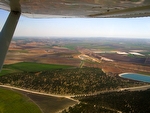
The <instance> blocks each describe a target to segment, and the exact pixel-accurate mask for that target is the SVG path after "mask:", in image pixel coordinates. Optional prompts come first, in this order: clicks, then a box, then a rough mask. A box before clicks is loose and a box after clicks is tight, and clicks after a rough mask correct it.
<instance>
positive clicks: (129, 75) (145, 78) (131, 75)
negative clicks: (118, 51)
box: [120, 73, 150, 83]
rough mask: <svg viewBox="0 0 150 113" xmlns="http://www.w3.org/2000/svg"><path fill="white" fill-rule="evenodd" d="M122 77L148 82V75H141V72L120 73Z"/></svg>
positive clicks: (149, 78)
mask: <svg viewBox="0 0 150 113" xmlns="http://www.w3.org/2000/svg"><path fill="white" fill-rule="evenodd" d="M120 76H121V77H122V78H127V79H131V80H137V81H142V82H148V83H150V76H146V75H142V74H136V73H122V74H120Z"/></svg>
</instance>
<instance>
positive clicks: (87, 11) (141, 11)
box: [0, 0, 150, 18]
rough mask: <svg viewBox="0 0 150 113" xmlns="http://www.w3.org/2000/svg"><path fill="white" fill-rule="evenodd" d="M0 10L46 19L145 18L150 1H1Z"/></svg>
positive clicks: (148, 10) (149, 10)
mask: <svg viewBox="0 0 150 113" xmlns="http://www.w3.org/2000/svg"><path fill="white" fill-rule="evenodd" d="M0 8H2V9H4V10H8V11H9V10H14V11H21V12H22V14H23V15H25V16H28V17H33V18H44V17H97V18H100V17H104V18H105V17H107V18H110V17H123V18H124V17H125V18H129V17H143V16H149V15H150V0H0Z"/></svg>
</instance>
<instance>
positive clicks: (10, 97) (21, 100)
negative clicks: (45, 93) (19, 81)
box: [0, 88, 42, 113]
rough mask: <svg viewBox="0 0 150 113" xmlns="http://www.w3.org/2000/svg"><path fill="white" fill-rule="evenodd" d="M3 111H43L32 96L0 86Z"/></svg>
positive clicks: (30, 112)
mask: <svg viewBox="0 0 150 113" xmlns="http://www.w3.org/2000/svg"><path fill="white" fill-rule="evenodd" d="M0 112H1V113H42V112H41V110H40V109H39V108H38V106H37V105H35V104H34V103H33V102H32V100H30V98H28V97H26V96H24V95H22V94H20V93H17V92H15V91H12V90H8V89H4V88H0Z"/></svg>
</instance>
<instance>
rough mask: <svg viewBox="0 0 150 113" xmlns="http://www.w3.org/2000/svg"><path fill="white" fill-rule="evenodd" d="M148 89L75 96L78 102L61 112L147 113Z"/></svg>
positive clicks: (149, 93)
mask: <svg viewBox="0 0 150 113" xmlns="http://www.w3.org/2000/svg"><path fill="white" fill-rule="evenodd" d="M149 95H150V90H146V91H134V92H130V91H122V92H111V93H104V94H99V95H96V96H89V97H82V98H81V97H80V98H77V99H79V100H80V101H81V103H80V104H78V105H76V106H74V107H70V108H69V111H66V110H64V111H63V112H62V113H82V112H83V113H119V112H121V113H149V112H150V98H149Z"/></svg>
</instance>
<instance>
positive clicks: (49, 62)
mask: <svg viewBox="0 0 150 113" xmlns="http://www.w3.org/2000/svg"><path fill="white" fill-rule="evenodd" d="M149 46H150V40H148V39H142V40H141V39H112V38H92V39H91V38H86V39H85V38H76V39H73V38H72V39H71V38H42V39H41V38H36V39H34V38H25V39H24V38H21V37H19V38H15V39H13V41H12V43H11V45H10V48H9V51H8V54H7V57H6V60H5V65H4V66H3V70H2V72H1V73H0V84H2V85H7V86H13V87H18V88H21V89H26V90H30V91H36V92H40V93H44V94H54V95H62V96H63V95H64V97H63V98H57V97H49V96H46V97H45V96H44V97H42V95H41V96H39V95H37V96H35V95H34V94H28V93H25V92H21V93H22V94H23V95H24V94H25V95H26V96H27V97H28V98H30V99H31V100H33V101H34V102H35V103H36V104H38V106H39V107H40V108H41V109H42V110H43V111H44V113H49V110H50V109H51V110H52V111H51V112H57V111H58V110H62V109H64V108H66V107H68V106H72V105H73V104H74V102H72V101H71V100H69V99H66V98H65V96H75V97H76V99H79V100H80V101H81V103H80V104H77V105H76V106H75V107H73V106H72V107H70V108H69V109H68V110H69V112H70V113H73V112H72V111H74V110H75V109H76V110H78V109H80V108H82V109H80V110H81V111H80V112H84V110H86V111H90V110H91V109H92V110H93V111H91V112H97V111H94V110H99V109H100V110H101V111H103V112H119V111H123V112H126V111H124V110H125V109H126V108H124V107H122V108H120V109H118V104H114V105H115V106H112V105H113V104H111V102H114V101H118V100H117V98H120V96H121V95H123V96H125V95H127V94H131V95H134V93H135V95H139V96H141V95H142V94H141V93H143V91H141V92H134V93H132V92H130V91H128V92H121V91H120V90H119V89H120V88H126V87H133V86H141V85H147V84H148V83H143V82H138V81H133V80H128V79H123V78H120V77H119V76H118V75H119V74H120V73H126V72H132V73H142V74H147V75H150V50H149ZM114 91H115V92H114ZM116 91H119V93H117V92H116ZM101 92H105V93H106V97H105V96H104V95H102V94H101ZM146 92H147V93H149V92H148V91H146ZM19 93H20V92H19ZM107 93H108V94H107ZM85 95H86V96H85ZM91 95H93V96H91ZM114 95H115V96H114ZM86 97H87V98H86ZM101 97H102V98H103V99H106V100H110V99H108V98H109V97H111V98H114V101H111V102H107V101H105V100H104V101H105V102H106V103H105V104H103V103H97V102H96V101H95V100H96V99H98V100H102V98H101ZM121 97H122V96H121ZM131 97H132V96H131ZM131 97H129V98H128V97H127V98H126V100H125V101H126V102H127V104H129V105H132V104H133V103H134V102H135V100H132V103H130V101H129V100H131ZM2 98H3V97H2ZM136 99H137V98H136ZM48 100H49V101H52V102H54V103H57V102H58V101H59V102H60V103H59V102H58V104H56V106H53V104H52V102H48ZM56 100H58V101H56ZM137 100H138V99H137ZM143 100H145V98H142V101H143ZM90 101H93V103H92V104H90ZM102 102H103V101H102ZM119 102H121V103H123V101H119ZM85 103H86V104H85ZM145 103H146V102H145ZM108 104H109V106H107V105H108ZM133 106H135V105H133ZM137 106H139V105H137ZM137 106H136V107H137ZM85 107H87V108H89V109H85ZM93 107H94V108H93ZM95 108H96V109H95ZM108 108H109V109H108ZM115 110H116V111H115ZM128 110H129V109H128ZM132 110H135V111H136V110H138V109H133V108H132ZM66 112H67V110H64V111H63V113H66ZM74 112H75V111H74ZM127 112H128V111H127ZM87 113H88V112H87Z"/></svg>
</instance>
